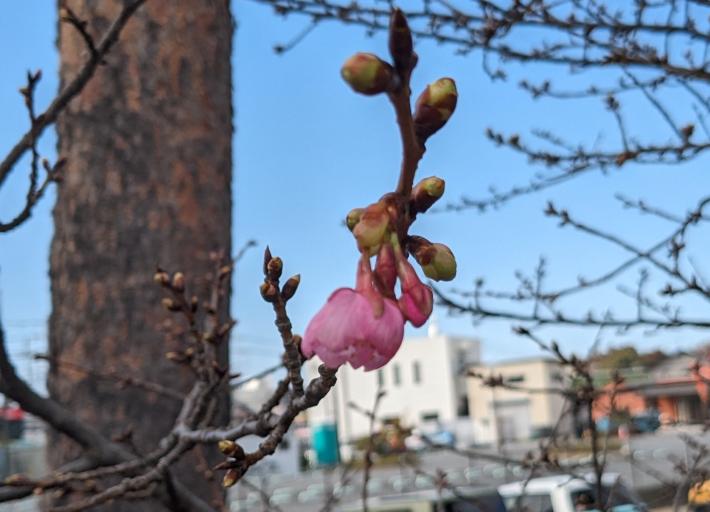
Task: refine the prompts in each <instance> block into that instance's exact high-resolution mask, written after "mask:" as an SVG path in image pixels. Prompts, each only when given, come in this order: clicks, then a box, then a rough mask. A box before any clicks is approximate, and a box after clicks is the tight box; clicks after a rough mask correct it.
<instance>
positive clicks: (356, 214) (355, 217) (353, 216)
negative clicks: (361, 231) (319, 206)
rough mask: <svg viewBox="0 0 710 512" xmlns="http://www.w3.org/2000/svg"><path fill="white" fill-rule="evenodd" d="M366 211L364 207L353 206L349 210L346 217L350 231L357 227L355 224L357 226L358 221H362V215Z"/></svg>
mask: <svg viewBox="0 0 710 512" xmlns="http://www.w3.org/2000/svg"><path fill="white" fill-rule="evenodd" d="M364 212H365V209H364V208H353V209H352V210H350V211H349V212H348V216H347V217H345V224H346V225H347V226H348V229H349V230H350V231H352V230H353V229H355V226H357V223H358V222H360V217H362V214H363V213H364Z"/></svg>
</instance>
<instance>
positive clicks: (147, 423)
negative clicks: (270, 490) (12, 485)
mask: <svg viewBox="0 0 710 512" xmlns="http://www.w3.org/2000/svg"><path fill="white" fill-rule="evenodd" d="M66 4H67V5H68V7H70V8H71V9H72V10H73V11H74V12H75V13H76V14H77V15H78V16H79V17H80V18H82V19H85V20H87V21H88V27H87V28H88V31H89V32H90V33H91V34H93V35H94V36H95V37H96V38H98V37H99V36H100V34H102V33H103V32H104V31H105V30H106V28H107V27H108V25H109V24H110V23H111V21H112V20H113V19H114V18H115V17H116V15H117V14H118V12H119V10H120V7H121V5H122V4H123V0H102V1H100V2H97V1H96V0H68V1H67V2H66ZM231 47H232V18H231V15H230V11H229V1H228V0H172V1H170V2H167V1H148V2H146V4H145V5H144V6H142V7H141V8H140V9H139V10H138V12H137V13H136V14H135V15H134V17H133V18H132V19H131V20H130V21H129V23H128V25H127V26H126V28H125V30H124V32H123V34H122V35H121V40H120V41H119V43H118V45H117V46H116V48H115V49H114V50H113V51H112V52H111V53H110V54H109V56H108V58H107V59H106V61H107V62H106V65H105V66H102V67H101V68H100V69H99V70H98V71H97V74H96V76H95V77H94V78H93V80H92V81H91V82H90V84H89V85H88V87H87V88H86V90H85V91H84V92H83V93H82V94H81V95H80V97H78V98H77V99H76V100H74V101H73V103H72V104H71V105H70V106H69V108H68V109H67V111H66V112H65V113H64V114H63V116H62V118H61V120H60V122H59V123H58V126H57V129H58V134H59V153H60V156H62V157H65V158H67V160H68V163H67V168H66V172H65V176H64V181H63V183H62V184H61V186H60V188H59V192H58V198H57V204H56V207H55V209H54V221H55V234H54V239H53V241H52V247H51V283H52V308H53V309H52V316H51V319H50V326H49V329H50V330H49V345H50V353H51V355H52V356H53V357H55V358H58V359H60V360H69V361H72V362H74V363H78V364H81V365H85V366H90V367H92V368H96V369H101V368H111V369H113V370H118V371H120V372H125V374H126V375H134V376H139V377H141V378H144V379H147V380H151V381H154V382H158V383H160V384H162V385H164V386H169V387H171V388H173V389H177V390H181V391H185V390H187V389H188V387H189V385H190V382H191V381H192V376H191V373H190V372H189V371H188V370H186V369H184V368H182V367H177V366H176V365H175V364H173V363H171V362H169V361H167V360H166V359H165V353H166V352H167V351H170V350H179V349H180V348H185V345H184V340H182V339H177V340H167V339H166V336H165V333H164V332H163V331H162V330H161V324H162V322H163V321H164V320H165V318H167V317H168V315H169V314H168V313H167V312H165V311H164V310H163V309H162V308H161V305H160V299H161V298H162V296H163V292H162V290H160V289H159V288H158V287H157V286H156V285H155V284H154V283H153V281H152V276H153V274H154V272H155V269H156V265H160V266H161V267H163V268H165V269H166V270H169V271H176V270H180V271H183V272H185V274H186V277H187V279H188V286H191V287H192V289H193V290H195V291H197V292H201V291H202V290H203V288H204V287H205V285H206V282H205V274H206V273H207V272H209V270H210V269H211V263H210V260H209V253H210V252H211V251H216V250H223V251H225V253H226V254H230V250H231V239H230V229H231V156H232V155H231V139H232V106H231V94H232V88H231V62H230V58H231ZM59 51H60V54H61V80H62V82H63V83H66V82H67V81H68V80H69V79H71V78H72V77H73V76H74V75H75V74H76V72H77V70H78V69H79V68H80V66H81V64H82V62H84V59H85V58H86V53H87V52H86V46H85V43H84V42H83V40H82V39H81V37H80V36H79V35H78V34H77V32H76V30H75V29H74V28H73V27H70V26H68V25H67V24H61V25H60V30H59ZM227 302H228V301H227ZM228 307H229V306H228V304H226V305H225V309H227V308H228ZM181 342H182V343H181ZM221 356H222V357H223V358H224V360H223V362H224V364H225V365H226V364H227V347H224V349H223V352H222V354H221ZM48 385H49V390H50V394H51V395H52V396H53V397H54V398H55V399H57V400H58V401H60V402H61V403H63V404H66V405H67V406H68V407H69V408H70V409H72V410H73V411H75V412H76V414H77V415H78V416H79V417H80V418H81V419H83V420H84V421H86V422H89V423H91V424H92V425H95V426H97V427H98V428H99V429H100V430H101V431H103V432H104V433H105V434H106V435H107V436H109V437H115V436H121V435H123V434H125V433H126V432H128V431H130V432H131V433H132V435H131V436H130V441H128V442H130V444H131V446H132V447H133V448H134V449H135V450H136V451H137V452H138V453H141V454H143V453H147V452H148V451H149V450H151V449H153V448H155V446H156V442H157V441H158V440H159V439H160V438H161V437H162V436H163V435H164V434H165V433H166V432H168V431H169V430H170V428H171V427H172V425H173V422H174V418H175V416H176V413H177V411H178V408H179V405H180V404H179V403H178V401H176V400H173V399H170V398H164V397H160V396H157V395H155V394H152V393H148V392H145V391H142V390H139V389H134V388H130V387H127V388H123V389H119V388H118V387H117V386H116V385H115V383H112V382H107V381H105V380H97V379H95V378H91V377H88V376H86V375H82V374H80V373H77V372H75V371H71V370H69V369H64V368H62V367H61V366H56V365H54V366H52V367H51V368H50V375H49V381H48ZM223 404H224V407H223V409H224V410H223V411H222V414H221V416H222V418H221V419H222V420H226V419H227V415H228V411H227V404H228V398H227V397H226V393H225V399H224V401H223ZM50 446H51V447H52V448H51V449H50V459H51V463H52V464H53V465H55V466H56V465H57V464H60V463H62V462H65V461H67V460H70V459H72V458H73V457H75V456H76V455H77V453H78V448H77V447H76V446H75V445H72V444H71V443H69V442H68V441H67V440H65V439H60V438H58V437H57V438H56V439H53V440H52V442H51V444H50ZM205 451H206V452H214V451H215V450H214V449H209V450H208V449H205ZM207 455H208V456H209V455H210V453H207ZM211 455H214V453H211ZM210 459H211V457H208V459H207V460H206V459H205V458H204V457H202V456H201V455H198V454H191V455H190V456H189V457H188V458H187V459H186V460H185V461H183V463H181V465H180V466H178V467H177V468H176V469H175V470H174V471H173V472H172V474H173V475H174V476H175V477H176V478H178V479H180V480H182V481H184V482H186V483H188V484H189V487H190V489H191V490H193V491H194V492H196V493H197V494H199V495H200V496H201V497H203V498H204V499H206V500H207V501H208V502H213V501H215V500H216V501H220V500H221V499H222V498H221V496H222V494H221V491H220V486H219V484H218V482H216V481H212V482H208V481H207V480H206V479H205V476H204V471H203V468H206V466H207V465H209V463H210V462H211V460H210ZM92 510H93V509H92ZM101 510H112V511H118V510H121V511H129V510H130V511H148V510H150V511H153V510H163V508H162V507H161V506H160V505H158V504H157V503H156V502H154V501H140V502H125V503H123V504H121V503H116V504H113V505H108V506H105V507H103V508H101Z"/></svg>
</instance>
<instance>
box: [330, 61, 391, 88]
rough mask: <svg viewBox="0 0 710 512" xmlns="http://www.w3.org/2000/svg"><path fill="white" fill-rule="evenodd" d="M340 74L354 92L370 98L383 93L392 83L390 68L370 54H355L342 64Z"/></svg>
mask: <svg viewBox="0 0 710 512" xmlns="http://www.w3.org/2000/svg"><path fill="white" fill-rule="evenodd" d="M340 74H341V75H342V76H343V80H345V81H346V82H347V83H348V84H349V85H350V87H352V88H353V90H354V91H356V92H359V93H361V94H366V95H368V96H371V95H373V94H379V93H381V92H385V91H386V90H387V89H388V88H389V87H390V84H391V83H392V77H393V73H392V66H390V65H389V64H387V63H386V62H385V61H383V60H382V59H380V58H379V57H377V56H376V55H373V54H371V53H356V54H355V55H353V56H352V57H350V58H349V59H348V60H346V61H345V64H343V67H342V69H341V70H340Z"/></svg>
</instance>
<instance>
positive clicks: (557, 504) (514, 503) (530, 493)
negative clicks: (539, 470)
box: [498, 473, 646, 512]
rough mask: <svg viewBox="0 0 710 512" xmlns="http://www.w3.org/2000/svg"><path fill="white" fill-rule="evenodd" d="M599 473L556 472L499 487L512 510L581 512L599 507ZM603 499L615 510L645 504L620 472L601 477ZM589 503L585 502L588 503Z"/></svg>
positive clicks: (637, 510) (634, 511)
mask: <svg viewBox="0 0 710 512" xmlns="http://www.w3.org/2000/svg"><path fill="white" fill-rule="evenodd" d="M595 480H596V477H595V476H594V475H592V474H588V475H585V476H584V478H580V477H575V476H573V475H555V476H547V477H541V478H532V479H530V480H528V481H525V480H522V481H520V482H512V483H509V484H504V485H501V486H500V487H498V492H499V493H500V495H501V496H502V497H503V501H504V502H505V506H506V508H507V509H508V511H509V512H581V511H583V510H587V511H591V510H599V509H600V507H598V506H597V505H596V504H595V503H594V501H596V498H595V495H596V491H595V487H596V485H595ZM602 494H603V495H602V500H604V502H605V503H604V506H603V507H601V508H603V509H605V510H611V511H613V512H645V511H646V507H645V505H644V504H643V503H641V502H640V500H639V499H638V497H637V496H636V495H635V494H634V493H633V492H632V491H631V490H630V489H629V488H628V487H626V485H624V483H623V481H622V480H621V476H620V475H619V474H617V473H605V474H604V475H603V477H602ZM585 503H586V505H585Z"/></svg>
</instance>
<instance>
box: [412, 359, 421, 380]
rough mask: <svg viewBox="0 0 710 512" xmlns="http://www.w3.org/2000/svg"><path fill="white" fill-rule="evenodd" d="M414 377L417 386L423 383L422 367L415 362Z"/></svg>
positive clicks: (413, 364) (413, 366) (413, 367)
mask: <svg viewBox="0 0 710 512" xmlns="http://www.w3.org/2000/svg"><path fill="white" fill-rule="evenodd" d="M412 375H413V377H412V378H413V379H414V383H415V384H421V383H422V366H421V365H420V364H419V361H414V362H413V363H412Z"/></svg>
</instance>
